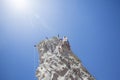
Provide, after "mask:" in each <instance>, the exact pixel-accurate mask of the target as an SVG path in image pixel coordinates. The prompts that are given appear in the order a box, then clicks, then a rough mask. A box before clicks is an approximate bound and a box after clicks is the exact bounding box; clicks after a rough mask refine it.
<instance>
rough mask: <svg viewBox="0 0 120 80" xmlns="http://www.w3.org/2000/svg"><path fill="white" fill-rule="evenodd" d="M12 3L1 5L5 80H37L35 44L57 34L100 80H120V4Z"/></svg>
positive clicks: (100, 0)
mask: <svg viewBox="0 0 120 80" xmlns="http://www.w3.org/2000/svg"><path fill="white" fill-rule="evenodd" d="M8 1H9V2H8ZM10 1H12V0H0V80H37V78H36V77H35V71H36V68H37V66H38V63H39V61H38V57H39V55H38V50H37V49H36V48H34V45H35V44H38V43H39V42H40V41H41V40H44V39H45V37H46V36H47V37H49V38H50V37H52V36H56V35H57V34H60V36H61V37H62V36H64V35H66V36H67V37H68V38H69V41H70V44H71V48H72V50H73V52H74V54H75V55H77V56H78V57H79V58H80V60H81V61H82V63H83V65H84V66H85V67H86V68H87V69H88V71H89V72H90V73H91V74H92V75H93V76H94V77H95V78H96V80H120V1H119V0H25V1H26V2H27V4H29V5H27V7H28V8H27V9H25V8H24V9H25V10H23V9H20V8H17V7H16V6H11V5H13V3H10ZM14 4H15V3H14ZM16 4H18V3H16Z"/></svg>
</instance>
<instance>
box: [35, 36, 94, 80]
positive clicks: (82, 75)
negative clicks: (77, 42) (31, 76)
mask: <svg viewBox="0 0 120 80" xmlns="http://www.w3.org/2000/svg"><path fill="white" fill-rule="evenodd" d="M37 48H38V51H39V54H40V56H39V58H40V64H39V66H38V68H37V71H36V76H37V78H38V80H95V79H94V77H93V76H92V75H91V74H90V73H89V72H88V71H87V70H86V69H85V67H83V65H82V63H81V61H80V60H79V59H78V58H77V57H76V56H75V55H74V54H73V52H72V51H71V48H70V44H69V41H68V39H67V37H64V38H63V39H61V38H59V37H53V38H50V39H45V40H43V41H41V42H40V43H39V44H38V45H37Z"/></svg>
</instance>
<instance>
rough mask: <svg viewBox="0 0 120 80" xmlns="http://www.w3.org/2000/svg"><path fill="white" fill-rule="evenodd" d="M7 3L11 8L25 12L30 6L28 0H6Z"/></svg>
mask: <svg viewBox="0 0 120 80" xmlns="http://www.w3.org/2000/svg"><path fill="white" fill-rule="evenodd" d="M8 4H9V7H10V8H11V10H14V11H18V12H25V11H28V10H29V8H30V4H29V1H28V0H8Z"/></svg>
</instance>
